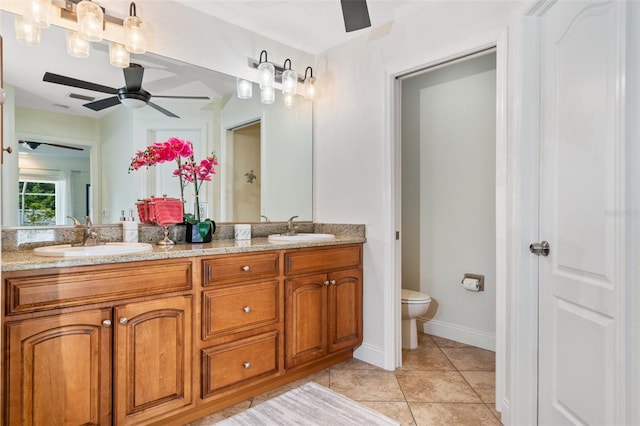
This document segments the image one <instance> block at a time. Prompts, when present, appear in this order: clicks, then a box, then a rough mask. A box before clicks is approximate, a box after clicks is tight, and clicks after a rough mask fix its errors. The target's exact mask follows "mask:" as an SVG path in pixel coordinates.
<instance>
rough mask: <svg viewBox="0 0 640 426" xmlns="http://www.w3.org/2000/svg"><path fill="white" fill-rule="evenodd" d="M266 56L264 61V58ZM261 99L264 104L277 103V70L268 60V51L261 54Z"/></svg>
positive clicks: (259, 67) (259, 66) (259, 69)
mask: <svg viewBox="0 0 640 426" xmlns="http://www.w3.org/2000/svg"><path fill="white" fill-rule="evenodd" d="M263 55H264V59H262V58H263ZM258 71H260V99H261V101H262V103H263V104H272V103H273V102H274V101H275V87H274V86H275V79H276V68H275V67H274V66H273V64H272V63H271V62H268V60H267V51H266V50H263V51H262V52H260V63H259V64H258Z"/></svg>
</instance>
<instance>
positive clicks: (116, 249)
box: [33, 243, 153, 257]
mask: <svg viewBox="0 0 640 426" xmlns="http://www.w3.org/2000/svg"><path fill="white" fill-rule="evenodd" d="M151 250H153V246H152V245H151V244H147V243H106V244H103V245H99V246H81V247H73V246H71V244H62V245H59V246H47V247H38V248H35V249H33V254H36V255H38V256H49V257H72V256H73V257H95V256H109V255H116V254H130V253H142V252H146V251H151Z"/></svg>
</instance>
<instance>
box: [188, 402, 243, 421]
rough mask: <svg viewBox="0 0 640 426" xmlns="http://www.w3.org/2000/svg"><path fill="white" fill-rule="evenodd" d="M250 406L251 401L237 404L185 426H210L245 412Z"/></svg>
mask: <svg viewBox="0 0 640 426" xmlns="http://www.w3.org/2000/svg"><path fill="white" fill-rule="evenodd" d="M250 406H251V400H247V401H243V402H241V403H239V404H236V405H232V406H231V407H228V408H225V409H224V410H220V411H218V412H216V413H213V414H211V415H209V416H207V417H203V418H201V419H198V420H194V421H193V422H191V423H188V424H186V425H185V426H210V425H212V424H214V423H216V422H219V421H221V420H224V419H226V418H227V417H231V416H233V415H235V414H238V413H240V412H242V411H245V410H247V409H248V408H249V407H250Z"/></svg>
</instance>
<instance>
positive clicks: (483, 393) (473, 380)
mask: <svg viewBox="0 0 640 426" xmlns="http://www.w3.org/2000/svg"><path fill="white" fill-rule="evenodd" d="M460 374H462V377H464V378H465V380H466V381H467V382H469V384H470V385H471V387H472V388H473V390H474V391H476V392H477V393H478V395H480V399H482V402H485V403H487V404H495V402H496V374H495V372H494V371H461V372H460Z"/></svg>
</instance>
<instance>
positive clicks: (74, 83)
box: [42, 63, 209, 118]
mask: <svg viewBox="0 0 640 426" xmlns="http://www.w3.org/2000/svg"><path fill="white" fill-rule="evenodd" d="M123 72H124V83H125V85H124V87H121V88H119V89H115V88H113V87H108V86H103V85H101V84H96V83H91V82H89V81H84V80H78V79H76V78H72V77H66V76H64V75H59V74H54V73H50V72H45V73H44V77H43V78H42V80H43V81H46V82H48V83H56V84H62V85H65V86H71V87H77V88H80V89H86V90H92V91H94V92H102V93H108V94H110V95H115V96H112V97H109V98H104V99H100V100H97V101H94V102H89V103H86V104H84V105H83V106H85V107H87V108H89V109H92V110H94V111H100V110H103V109H105V108H109V107H112V106H115V105H118V104H122V105H124V106H126V107H129V108H140V107H143V106H145V105H149V106H150V107H152V108H154V109H156V110H158V111H160V112H161V113H163V114H164V115H167V116H169V117H174V118H180V117H178V116H177V115H175V114H174V113H172V112H171V111H168V110H166V109H164V108H162V107H161V106H159V105H157V104H154V103H153V102H151V98H152V97H154V98H168V99H203V100H207V99H209V98H208V97H207V96H154V95H152V94H151V93H149V92H147V91H146V90H144V89H143V88H142V77H143V76H144V68H143V67H142V66H141V65H138V64H134V63H131V64H129V67H127V68H123Z"/></svg>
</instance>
